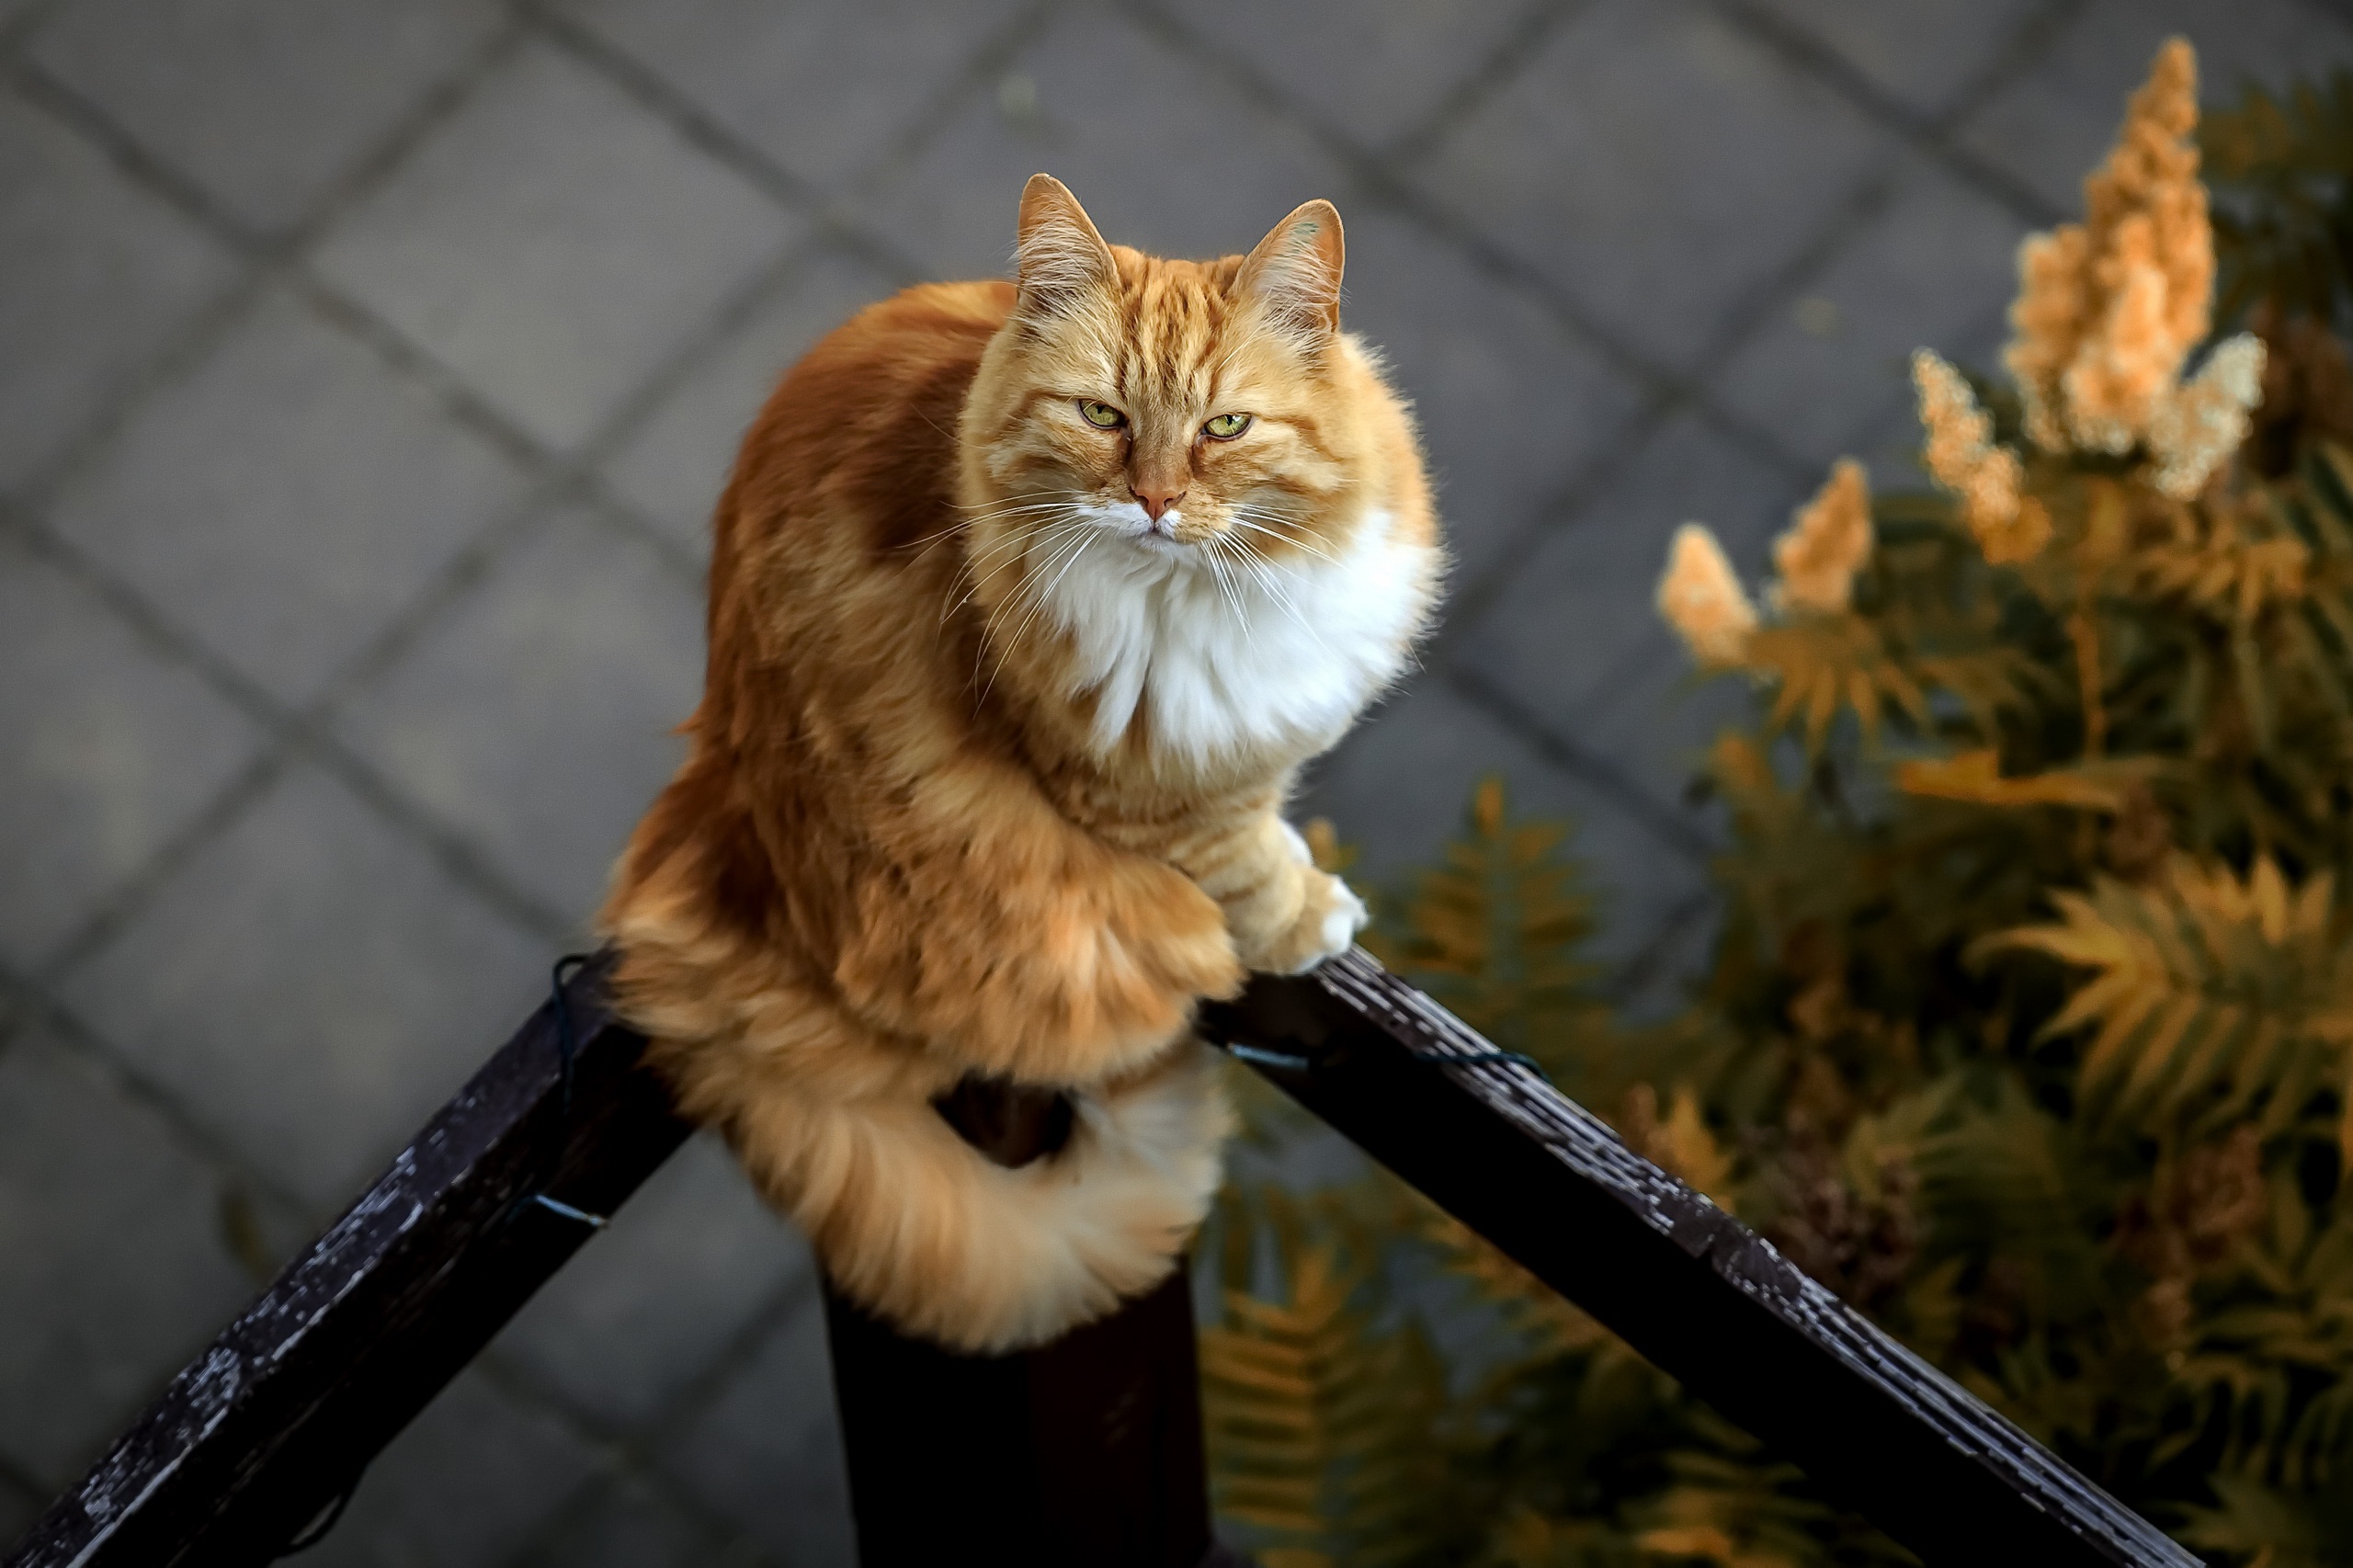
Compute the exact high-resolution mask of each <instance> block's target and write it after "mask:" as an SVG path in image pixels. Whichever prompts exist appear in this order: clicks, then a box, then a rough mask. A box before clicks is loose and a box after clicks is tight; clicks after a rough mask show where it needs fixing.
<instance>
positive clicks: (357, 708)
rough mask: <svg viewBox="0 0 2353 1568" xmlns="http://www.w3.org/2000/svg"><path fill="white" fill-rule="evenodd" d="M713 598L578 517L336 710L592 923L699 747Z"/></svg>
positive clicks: (541, 888)
mask: <svg viewBox="0 0 2353 1568" xmlns="http://www.w3.org/2000/svg"><path fill="white" fill-rule="evenodd" d="M702 613H703V612H702V602H701V597H700V596H699V594H698V593H697V592H696V590H695V589H694V588H692V587H690V586H689V585H687V584H686V583H684V582H682V581H680V580H679V577H678V576H677V574H676V573H675V572H674V571H673V570H672V569H671V568H670V567H669V566H668V565H667V564H666V563H665V562H663V561H662V560H661V559H660V558H659V557H658V556H657V555H655V553H654V551H653V549H652V548H651V547H650V546H649V545H647V544H646V543H644V542H643V541H642V540H639V539H637V538H635V537H633V536H631V535H628V534H625V533H622V532H620V530H619V529H618V528H615V527H613V526H612V525H611V524H609V523H608V522H605V521H603V520H601V519H599V518H597V517H594V516H592V515H589V514H585V513H580V512H574V511H564V512H561V513H559V514H557V515H556V516H555V517H553V518H551V519H550V520H549V521H548V522H547V523H546V524H545V525H544V526H542V527H541V528H540V529H539V530H538V531H537V532H535V533H534V534H532V535H531V536H530V537H529V540H527V541H526V542H523V543H521V544H519V545H517V546H516V547H515V548H513V549H511V550H510V551H508V553H507V554H506V556H504V557H502V558H501V559H500V560H499V562H497V563H496V564H495V565H494V567H493V568H492V570H491V573H490V574H489V576H488V577H487V579H486V580H484V581H483V583H481V584H479V585H476V586H475V587H474V588H473V589H472V591H471V592H469V593H468V594H467V595H465V596H464V597H461V598H460V600H458V602H457V603H456V604H454V605H452V606H450V607H449V608H448V609H447V610H446V611H445V612H444V615H443V618H442V619H441V621H440V622H439V623H438V624H437V625H436V626H435V627H434V628H433V629H432V630H430V631H428V632H427V633H426V636H425V638H424V640H423V642H422V644H421V645H420V646H419V647H418V648H417V649H416V650H415V651H414V652H413V653H410V655H409V656H408V657H407V658H406V659H405V660H404V662H403V663H401V664H400V665H396V666H394V668H393V669H392V671H391V672H390V673H389V674H388V675H387V676H385V677H384V678H383V679H382V680H381V681H380V682H379V683H378V684H377V685H375V686H374V687H370V688H369V690H367V691H365V692H363V693H361V694H360V695H359V696H358V698H356V699H354V700H353V702H352V703H351V704H350V705H349V707H348V708H347V710H345V711H344V712H343V714H342V715H341V716H340V717H339V718H338V719H337V721H336V723H337V728H338V729H339V730H340V731H341V732H342V733H344V734H346V735H347V736H348V737H349V739H350V740H351V741H352V743H353V744H355V745H356V746H357V747H358V749H359V750H360V751H361V752H363V753H364V754H366V755H367V756H370V757H372V758H374V759H375V760H376V761H377V762H378V763H379V764H380V765H381V767H383V768H384V769H385V770H386V771H387V772H388V773H389V774H391V775H392V777H393V778H396V779H398V780H399V781H400V782H401V783H402V784H404V786H406V787H407V789H408V790H410V791H411V793H412V794H413V795H414V796H415V798H416V799H417V800H419V801H422V802H423V803H424V804H425V805H426V806H427V807H428V808H430V809H431V810H433V811H435V812H438V813H439V814H440V815H441V816H442V817H443V818H444V819H445V820H447V821H449V822H451V823H454V824H457V825H458V826H460V828H461V829H463V830H464V831H466V832H467V833H469V834H471V835H473V836H474V838H475V839H476V840H477V841H479V842H480V843H481V844H483V846H485V847H486V848H487V849H488V850H489V852H490V855H491V857H492V858H494V860H496V861H497V862H498V863H499V865H500V866H501V867H502V868H503V869H505V870H506V872H507V874H508V875H509V876H511V877H512V878H514V879H515V880H516V881H518V882H520V883H521V884H523V885H524V886H526V887H528V888H529V889H530V890H532V891H533V892H536V893H537V894H539V896H540V898H541V899H542V900H543V901H544V902H545V903H548V904H549V905H550V906H551V907H553V908H557V909H562V910H564V911H567V912H571V913H574V914H577V915H579V916H580V917H581V918H582V919H583V921H584V922H585V919H586V918H587V916H589V915H592V914H593V913H594V912H595V910H596V906H597V901H598V899H599V898H600V897H601V896H602V894H603V892H604V887H605V875H606V872H607V870H608V869H609V868H610V867H611V865H612V863H613V859H614V858H615V857H616V856H618V855H619V854H620V850H621V846H622V845H623V843H624V842H626V840H627V839H628V837H629V832H630V829H631V827H632V826H634V825H635V824H636V822H637V819H638V816H639V815H640V814H641V813H642V812H643V811H644V810H645V806H646V803H647V802H648V801H651V800H652V799H653V797H654V792H655V791H656V790H659V789H660V788H661V787H662V786H663V785H664V784H665V783H666V782H668V780H669V778H670V775H671V774H672V773H673V772H674V771H676V768H677V766H678V763H679V761H680V760H681V759H682V758H683V756H684V750H683V747H682V745H681V744H680V743H679V741H678V740H677V738H676V736H675V735H673V734H672V733H671V732H672V730H673V729H674V728H675V727H676V725H677V724H678V723H679V722H682V721H683V720H684V719H685V718H686V717H687V715H688V713H690V712H691V711H692V710H693V709H694V705H695V699H696V698H697V696H698V694H699V692H700V690H701V688H702Z"/></svg>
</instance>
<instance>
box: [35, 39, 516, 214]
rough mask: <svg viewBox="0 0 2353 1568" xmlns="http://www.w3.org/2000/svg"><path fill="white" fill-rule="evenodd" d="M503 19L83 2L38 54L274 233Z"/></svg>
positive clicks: (39, 42)
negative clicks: (274, 230) (273, 230)
mask: <svg viewBox="0 0 2353 1568" xmlns="http://www.w3.org/2000/svg"><path fill="white" fill-rule="evenodd" d="M500 15H501V10H500V7H499V6H496V5H494V4H493V3H492V0H404V3H403V4H401V5H397V6H386V5H381V4H378V3H376V0H161V3H158V0H79V3H78V4H76V5H74V6H71V7H69V8H68V9H67V10H66V11H65V12H64V13H63V16H61V17H58V18H56V19H55V20H53V21H51V23H49V24H48V25H47V26H46V27H44V28H42V29H41V30H40V33H39V34H38V35H37V36H36V38H35V39H34V41H33V46H32V52H33V56H34V58H35V59H36V60H37V61H39V62H40V64H41V65H42V66H43V67H45V68H46V69H48V70H49V71H51V73H53V74H56V75H58V76H60V77H62V78H63V79H64V80H65V81H67V82H69V83H71V84H72V85H74V87H75V88H77V89H79V90H80V91H81V92H82V93H83V94H84V96H85V97H89V98H90V99H92V100H94V101H95V102H96V103H97V104H98V106H99V107H100V108H103V109H105V110H106V112H107V114H108V116H109V117H110V118H111V119H113V120H114V121H115V123H116V124H118V125H119V126H121V127H123V128H124V129H125V130H127V131H130V132H131V135H132V136H133V137H135V138H137V139H138V141H139V142H141V143H142V145H143V146H144V147H145V148H146V149H147V150H148V151H149V152H150V153H153V154H154V155H156V156H158V157H160V158H161V159H163V160H164V161H165V163H166V164H169V165H172V166H174V167H176V168H177V169H179V170H181V171H183V172H184V173H187V174H188V175H190V176H193V177H194V178H195V179H196V180H197V181H198V183H199V184H200V185H202V186H203V187H205V188H206V189H208V190H210V192H211V193H212V194H213V195H214V196H216V197H217V198H219V199H221V200H222V202H224V203H225V204H226V205H227V206H228V208H229V209H230V210H232V211H233V212H235V213H236V214H237V215H238V216H239V217H241V218H243V219H244V220H245V221H246V222H250V223H253V224H256V225H257V226H259V227H262V228H265V229H278V228H284V227H287V226H289V225H291V224H293V223H295V222H299V221H300V220H301V218H303V217H304V216H305V215H306V214H307V213H308V212H309V211H310V210H311V209H312V208H313V205H314V204H315V202H316V201H317V199H319V197H320V196H321V195H323V194H324V192H325V190H326V188H327V187H328V186H329V185H330V184H331V183H332V182H333V181H334V180H335V178H336V176H339V175H341V174H343V173H344V172H345V171H346V170H347V169H348V168H350V167H351V165H353V164H354V162H355V161H357V160H358V158H359V157H360V156H362V155H363V154H364V153H366V152H367V150H368V149H369V147H370V146H371V145H373V144H375V143H376V142H378V141H380V140H381V138H382V137H383V136H384V135H385V134H386V133H387V132H388V131H391V130H392V128H393V127H394V126H395V125H396V124H398V123H399V121H400V119H401V118H402V117H403V116H404V114H406V113H407V112H408V111H409V110H410V109H411V108H412V107H414V106H415V104H416V102H417V101H418V99H419V98H420V97H422V96H423V95H424V94H425V93H426V92H427V91H428V90H430V89H431V88H432V87H433V86H434V85H436V84H437V83H438V82H440V81H441V80H443V79H444V78H446V77H447V76H449V74H451V73H452V72H453V71H454V70H455V69H456V68H457V67H458V65H459V64H460V62H462V61H463V60H464V59H465V58H466V57H467V56H468V55H469V54H470V53H471V52H472V51H474V50H475V49H477V48H478V47H479V46H480V45H481V44H482V43H483V40H485V38H486V37H487V36H488V34H489V33H490V32H491V30H492V29H493V28H494V27H495V26H496V25H497V22H498V20H499V17H500Z"/></svg>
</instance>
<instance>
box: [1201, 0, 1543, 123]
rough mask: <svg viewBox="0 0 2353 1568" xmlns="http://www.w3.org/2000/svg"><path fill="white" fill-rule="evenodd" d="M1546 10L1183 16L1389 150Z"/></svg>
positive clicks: (1365, 1) (1311, 9)
mask: <svg viewBox="0 0 2353 1568" xmlns="http://www.w3.org/2000/svg"><path fill="white" fill-rule="evenodd" d="M1540 8H1541V7H1540V6H1530V5H1529V4H1528V3H1527V0H1470V3H1469V4H1459V5H1450V6H1433V5H1430V4H1428V0H1358V3H1357V4H1353V5H1351V6H1348V7H1347V17H1346V19H1345V21H1342V20H1340V19H1339V18H1338V17H1336V16H1335V15H1334V14H1333V13H1332V12H1330V11H1328V10H1325V9H1324V8H1323V7H1321V6H1266V5H1256V4H1253V3H1252V0H1192V3H1191V4H1188V5H1186V6H1182V7H1180V8H1177V10H1176V17H1177V19H1178V20H1179V22H1180V23H1181V24H1182V25H1183V26H1185V27H1187V28H1189V29H1190V30H1191V31H1192V32H1193V34H1194V35H1195V36H1196V37H1197V38H1199V40H1200V41H1201V42H1202V43H1203V44H1204V45H1206V46H1207V47H1209V48H1211V49H1214V50H1217V51H1221V52H1222V53H1224V54H1226V55H1227V56H1229V57H1231V58H1233V59H1237V60H1241V61H1244V62H1247V63H1248V64H1249V65H1250V66H1251V67H1252V68H1253V69H1254V70H1255V71H1256V73H1257V74H1258V75H1260V76H1261V77H1263V78H1264V79H1265V80H1266V81H1267V83H1268V84H1269V85H1272V86H1274V87H1275V88H1276V89H1277V90H1279V92H1281V93H1283V94H1284V95H1285V96H1286V97H1291V98H1295V99H1297V100H1298V101H1300V102H1302V103H1304V104H1305V105H1307V106H1308V107H1309V108H1311V109H1312V110H1313V112H1314V113H1316V114H1317V115H1320V116H1321V117H1323V118H1324V119H1326V120H1329V121H1330V122H1331V123H1332V124H1333V125H1335V126H1336V127H1337V128H1338V129H1339V130H1341V131H1343V132H1345V133H1346V134H1347V135H1349V136H1351V137H1353V138H1355V139H1356V140H1357V141H1358V142H1363V143H1365V144H1366V145H1368V146H1381V145H1385V144H1387V143H1389V142H1393V141H1395V140H1396V139H1397V138H1398V137H1399V136H1402V135H1404V134H1406V133H1408V132H1410V131H1415V130H1418V129H1419V128H1420V127H1421V125H1422V124H1423V122H1424V121H1426V120H1427V119H1428V118H1429V117H1430V116H1431V115H1432V114H1433V113H1435V112H1436V111H1437V110H1438V108H1440V107H1441V106H1442V105H1443V104H1444V103H1445V102H1446V99H1447V97H1448V95H1449V93H1451V92H1453V91H1454V90H1455V89H1456V88H1457V87H1459V86H1461V85H1463V84H1464V83H1465V82H1467V80H1468V79H1469V78H1470V77H1471V76H1472V74H1474V73H1475V72H1476V71H1477V70H1478V69H1479V68H1480V67H1481V66H1482V65H1483V64H1484V63H1485V62H1486V61H1487V59H1488V57H1489V56H1490V55H1492V54H1493V53H1494V52H1495V50H1496V49H1497V48H1498V47H1500V46H1501V45H1502V44H1503V43H1504V41H1505V40H1506V39H1508V38H1509V37H1510V36H1511V34H1512V33H1513V31H1514V30H1515V29H1516V28H1518V27H1519V26H1520V25H1521V24H1522V23H1523V22H1524V20H1525V19H1526V18H1527V17H1528V16H1529V13H1530V12H1531V11H1532V10H1536V9H1540Z"/></svg>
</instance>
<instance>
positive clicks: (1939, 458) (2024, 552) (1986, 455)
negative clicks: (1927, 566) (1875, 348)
mask: <svg viewBox="0 0 2353 1568" xmlns="http://www.w3.org/2000/svg"><path fill="white" fill-rule="evenodd" d="M1912 381H1913V384H1914V385H1915V386H1916V387H1917V388H1918V389H1919V392H1920V424H1921V425H1922V426H1923V427H1924V428H1926V429H1927V433H1928V444H1927V452H1926V453H1925V454H1924V457H1925V460H1926V461H1927V465H1928V472H1929V473H1931V474H1932V475H1934V476H1935V478H1936V481H1937V483H1938V484H1941V485H1943V486H1944V487H1945V488H1946V489H1947V490H1949V491H1951V492H1952V493H1953V494H1955V495H1956V496H1958V497H1960V499H1961V520H1962V521H1963V522H1965V523H1967V524H1968V525H1969V531H1970V532H1971V533H1972V535H1974V536H1975V538H1976V540H1977V548H1978V549H1979V550H1981V551H1984V555H1985V559H1986V560H1988V561H1990V562H1993V563H1994V564H1995V565H1996V566H2005V565H2016V564H2018V563H2019V562H2027V561H2031V560H2033V559H2034V558H2035V557H2036V556H2038V555H2040V554H2041V553H2042V547H2043V546H2044V545H2046V544H2048V543H2050V542H2051V514H2050V513H2048V512H2046V511H2044V510H2043V507H2042V503H2041V502H2040V501H2038V500H2036V499H2035V498H2034V497H2033V496H2031V495H2028V494H2024V485H2025V482H2026V472H2025V470H2024V469H2023V468H2022V467H2021V466H2020V465H2019V463H2018V454H2017V453H2016V452H2013V451H2011V450H2010V449H2008V448H2007V447H2002V446H1996V445H1995V442H1994V421H1993V419H1992V417H1991V416H1989V415H1987V414H1986V413H1985V411H1984V409H1982V408H1979V407H1978V406H1977V397H1976V394H1975V393H1973V392H1971V391H1970V390H1969V383H1968V382H1967V381H1963V380H1962V379H1961V372H1960V371H1959V370H1956V369H1953V368H1952V367H1951V366H1950V365H1949V364H1947V363H1946V362H1945V361H1944V360H1943V359H1942V358H1939V357H1938V355H1937V354H1936V353H1934V352H1933V351H1931V350H1929V349H1926V348H1922V349H1917V350H1915V351H1914V353H1913V355H1912Z"/></svg>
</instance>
